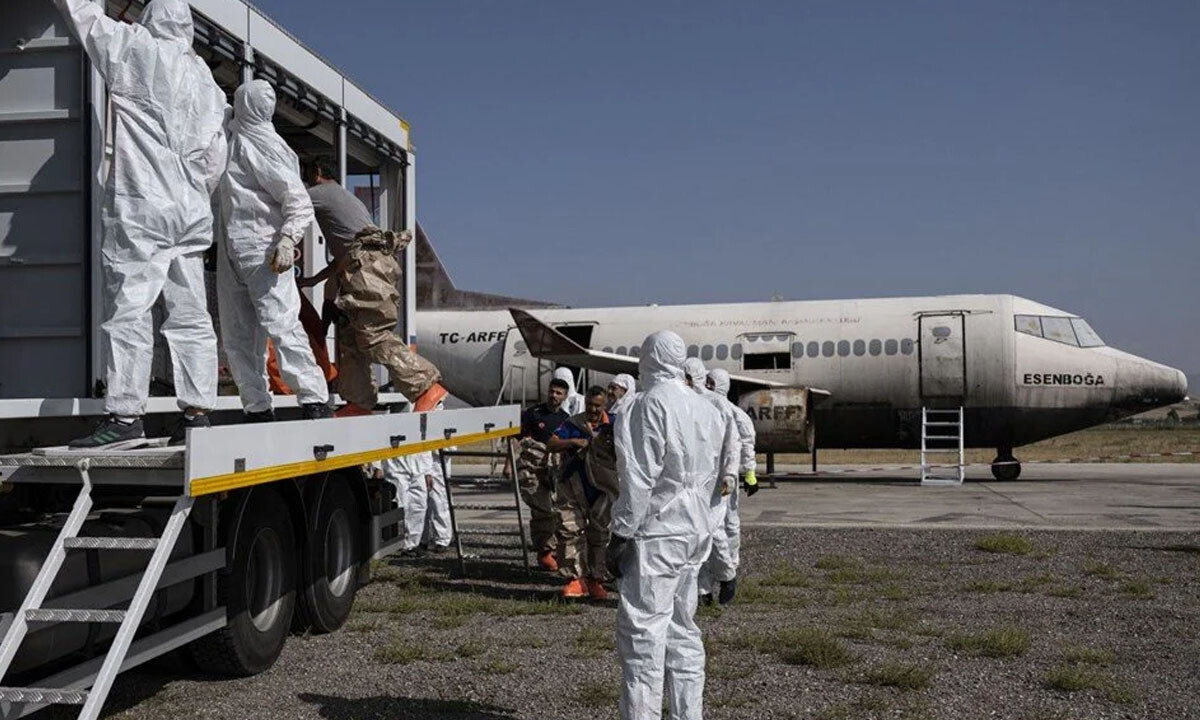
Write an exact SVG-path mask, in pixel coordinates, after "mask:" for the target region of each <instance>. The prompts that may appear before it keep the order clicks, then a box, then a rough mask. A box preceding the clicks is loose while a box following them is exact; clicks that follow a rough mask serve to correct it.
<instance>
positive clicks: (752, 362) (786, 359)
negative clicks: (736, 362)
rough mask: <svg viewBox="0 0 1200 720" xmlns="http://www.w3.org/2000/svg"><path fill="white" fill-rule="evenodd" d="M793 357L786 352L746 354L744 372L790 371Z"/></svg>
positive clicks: (743, 364)
mask: <svg viewBox="0 0 1200 720" xmlns="http://www.w3.org/2000/svg"><path fill="white" fill-rule="evenodd" d="M791 367H792V356H791V355H789V354H787V353H785V352H779V353H776V352H763V353H746V358H745V360H744V361H743V362H742V369H743V370H790V369H791Z"/></svg>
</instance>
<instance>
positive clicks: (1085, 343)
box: [1071, 318, 1104, 348]
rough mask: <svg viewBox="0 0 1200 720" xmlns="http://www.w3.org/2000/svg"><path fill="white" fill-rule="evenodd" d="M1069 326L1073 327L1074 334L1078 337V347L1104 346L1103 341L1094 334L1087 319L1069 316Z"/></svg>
mask: <svg viewBox="0 0 1200 720" xmlns="http://www.w3.org/2000/svg"><path fill="white" fill-rule="evenodd" d="M1071 327H1073V328H1075V336H1076V337H1077V338H1079V347H1085V348H1090V347H1104V341H1103V340H1101V339H1100V336H1099V335H1097V334H1096V331H1095V330H1093V329H1092V326H1091V325H1088V322H1087V320H1084V319H1083V318H1071Z"/></svg>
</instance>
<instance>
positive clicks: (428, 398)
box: [413, 382, 449, 412]
mask: <svg viewBox="0 0 1200 720" xmlns="http://www.w3.org/2000/svg"><path fill="white" fill-rule="evenodd" d="M448 394H449V391H448V390H446V388H444V387H442V384H441V383H436V382H435V383H434V384H432V385H430V386H429V389H428V390H426V391H425V392H423V393H421V397H419V398H417V401H416V402H415V403H413V412H429V411H430V410H433V409H435V408H436V407H437V405H438V403H440V402H441V401H443V400H445V399H446V395H448Z"/></svg>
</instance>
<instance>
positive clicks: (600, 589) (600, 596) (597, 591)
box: [587, 579, 608, 600]
mask: <svg viewBox="0 0 1200 720" xmlns="http://www.w3.org/2000/svg"><path fill="white" fill-rule="evenodd" d="M587 590H588V596H589V597H591V598H592V599H593V600H607V599H608V590H606V589H605V588H604V583H602V582H600V581H599V580H592V579H589V580H588V581H587Z"/></svg>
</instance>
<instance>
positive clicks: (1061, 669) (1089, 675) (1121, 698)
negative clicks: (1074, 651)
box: [1042, 664, 1137, 704]
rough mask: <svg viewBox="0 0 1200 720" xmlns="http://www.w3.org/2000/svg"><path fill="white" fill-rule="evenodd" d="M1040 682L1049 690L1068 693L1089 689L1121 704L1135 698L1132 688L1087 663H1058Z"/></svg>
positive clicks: (1132, 700)
mask: <svg viewBox="0 0 1200 720" xmlns="http://www.w3.org/2000/svg"><path fill="white" fill-rule="evenodd" d="M1042 684H1043V685H1044V686H1045V687H1047V688H1049V689H1050V690H1059V691H1062V692H1068V693H1074V692H1080V691H1081V690H1091V691H1094V692H1098V693H1100V694H1101V695H1103V696H1104V697H1105V698H1107V699H1108V700H1111V701H1112V702H1115V703H1121V704H1128V703H1131V702H1134V701H1135V700H1136V699H1137V695H1136V693H1134V691H1133V690H1132V689H1130V688H1129V687H1127V686H1125V685H1123V684H1121V683H1119V682H1118V681H1117V680H1116V679H1114V678H1113V677H1112V676H1111V675H1109V674H1108V673H1106V672H1104V671H1102V670H1097V669H1096V668H1094V667H1091V666H1088V665H1081V664H1075V665H1073V664H1063V665H1058V666H1056V667H1054V668H1052V669H1050V670H1049V671H1048V672H1047V673H1046V674H1045V675H1043V676H1042Z"/></svg>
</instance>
